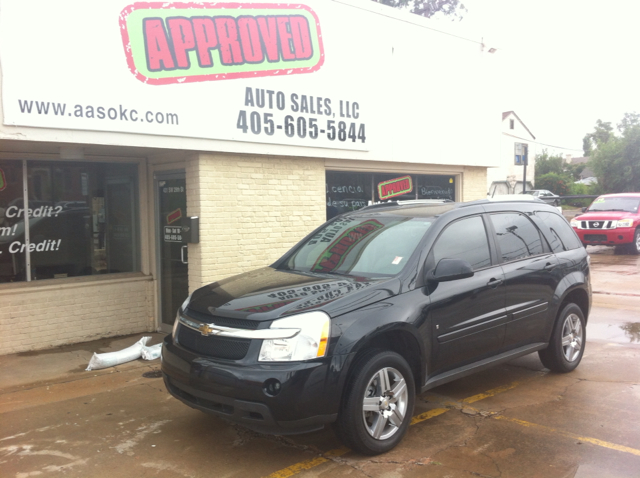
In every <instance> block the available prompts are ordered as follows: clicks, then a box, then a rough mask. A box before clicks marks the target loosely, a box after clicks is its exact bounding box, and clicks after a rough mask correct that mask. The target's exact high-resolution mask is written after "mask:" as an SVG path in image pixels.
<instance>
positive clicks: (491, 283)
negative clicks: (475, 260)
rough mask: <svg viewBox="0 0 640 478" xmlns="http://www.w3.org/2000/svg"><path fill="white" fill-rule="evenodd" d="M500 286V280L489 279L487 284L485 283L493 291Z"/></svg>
mask: <svg viewBox="0 0 640 478" xmlns="http://www.w3.org/2000/svg"><path fill="white" fill-rule="evenodd" d="M500 284H502V279H491V280H490V281H489V282H487V285H488V286H489V287H491V288H492V289H495V288H496V287H498V286H499V285H500Z"/></svg>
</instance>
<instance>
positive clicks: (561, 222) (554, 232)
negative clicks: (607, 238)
mask: <svg viewBox="0 0 640 478" xmlns="http://www.w3.org/2000/svg"><path fill="white" fill-rule="evenodd" d="M536 217H538V218H539V219H541V220H542V222H543V223H544V224H545V225H546V226H547V227H548V228H549V231H550V233H551V234H548V235H547V239H548V240H549V245H550V246H551V250H552V251H553V252H562V251H569V250H572V249H578V248H580V247H582V243H581V242H580V239H579V238H578V236H577V235H576V233H575V231H574V230H573V229H572V228H571V226H570V225H569V223H568V222H567V220H566V219H565V218H564V217H562V216H559V215H558V214H555V213H553V212H548V211H536Z"/></svg>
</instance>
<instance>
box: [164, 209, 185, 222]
mask: <svg viewBox="0 0 640 478" xmlns="http://www.w3.org/2000/svg"><path fill="white" fill-rule="evenodd" d="M181 217H182V209H180V208H178V209H176V210H175V211H173V212H170V213H169V214H167V224H171V223H173V222H176V221H177V220H178V219H180V218H181Z"/></svg>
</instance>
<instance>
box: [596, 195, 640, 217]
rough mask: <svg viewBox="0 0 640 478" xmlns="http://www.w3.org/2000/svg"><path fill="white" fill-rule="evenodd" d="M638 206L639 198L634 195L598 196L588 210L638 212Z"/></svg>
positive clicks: (639, 203)
mask: <svg viewBox="0 0 640 478" xmlns="http://www.w3.org/2000/svg"><path fill="white" fill-rule="evenodd" d="M638 206H640V198H634V197H599V198H597V199H596V200H595V201H593V203H592V204H591V206H589V209H588V212H592V211H625V212H634V213H637V212H638Z"/></svg>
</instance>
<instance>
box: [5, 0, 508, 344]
mask: <svg viewBox="0 0 640 478" xmlns="http://www.w3.org/2000/svg"><path fill="white" fill-rule="evenodd" d="M67 4H68V5H67ZM32 10H33V6H32V4H30V3H29V2H14V1H8V0H0V80H1V85H2V86H1V88H2V103H1V110H0V116H1V121H0V334H1V335H2V341H1V342H0V355H2V354H10V353H16V352H22V351H29V350H38V349H45V348H49V347H54V346H58V345H62V344H68V343H77V342H84V341H88V340H93V339H96V338H101V337H110V336H119V335H126V334H132V333H137V332H148V331H157V330H162V331H170V329H171V326H172V324H173V320H174V318H175V314H176V310H177V309H178V307H179V306H180V304H181V303H182V301H183V300H184V299H185V298H186V297H187V295H188V294H189V293H190V292H192V291H193V290H195V289H196V288H198V287H201V286H203V285H205V284H207V283H210V282H213V281H216V280H219V279H222V278H225V277H228V276H231V275H234V274H237V273H241V272H246V271H248V270H251V269H255V268H258V267H262V266H265V265H269V264H271V263H272V262H273V261H275V260H276V259H277V258H278V257H279V256H280V255H281V254H282V253H283V252H285V251H286V250H287V249H288V248H290V247H291V246H292V245H294V244H295V243H297V242H298V241H299V240H300V239H301V238H303V237H304V236H305V235H306V234H308V233H309V232H311V231H312V230H313V229H314V228H316V227H317V226H319V225H320V224H322V223H323V222H324V221H325V220H327V219H328V218H331V217H333V216H335V215H336V214H338V213H340V212H344V211H347V210H353V209H358V208H360V207H363V206H365V205H367V204H370V203H372V202H377V201H380V200H387V199H391V198H393V199H402V200H407V199H450V200H453V201H469V200H474V199H480V198H484V197H486V194H487V168H489V167H495V166H498V159H499V141H500V124H501V123H500V111H499V110H498V109H496V108H495V107H494V106H493V105H494V104H495V102H494V101H493V99H494V95H493V94H492V93H491V92H492V91H494V86H493V85H494V82H493V81H492V70H493V67H492V61H493V60H492V55H491V54H488V53H487V52H486V51H483V50H484V48H483V45H482V43H481V42H480V41H479V39H478V41H474V40H470V39H467V38H461V37H458V36H455V35H450V34H447V33H445V32H442V31H439V30H437V29H434V28H433V26H432V24H431V23H430V21H429V20H428V19H425V18H422V17H419V16H417V15H411V14H408V13H405V12H402V11H398V10H395V9H392V8H390V7H386V6H383V5H379V4H377V3H374V2H371V1H369V0H341V1H337V0H335V1H334V0H307V1H303V2H301V3H297V4H292V3H286V4H284V3H283V4H278V3H247V4H242V3H234V4H215V3H204V2H199V3H196V2H193V3H188V2H183V3H170V2H169V3H151V2H150V3H144V2H137V3H134V2H129V1H126V0H103V1H101V2H65V1H62V2H48V3H44V2H43V3H40V4H38V8H37V15H36V14H34V12H33V11H32ZM27 22H28V28H27V27H26V24H27Z"/></svg>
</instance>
